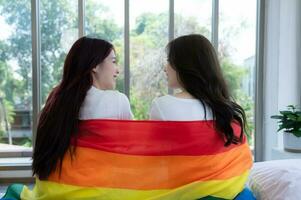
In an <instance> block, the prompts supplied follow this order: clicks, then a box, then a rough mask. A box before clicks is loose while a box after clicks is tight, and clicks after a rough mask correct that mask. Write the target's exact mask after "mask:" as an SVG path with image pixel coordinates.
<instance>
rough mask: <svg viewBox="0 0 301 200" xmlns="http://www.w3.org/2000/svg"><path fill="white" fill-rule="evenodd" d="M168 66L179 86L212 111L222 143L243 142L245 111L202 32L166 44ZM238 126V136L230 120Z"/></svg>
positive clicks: (226, 144)
mask: <svg viewBox="0 0 301 200" xmlns="http://www.w3.org/2000/svg"><path fill="white" fill-rule="evenodd" d="M167 54H168V55H167V57H168V62H169V64H170V66H171V67H172V68H173V69H174V70H175V71H176V72H177V76H178V80H179V82H180V84H181V86H182V87H183V88H184V89H185V90H186V91H187V92H188V93H189V94H191V95H192V96H194V97H195V98H197V99H198V100H199V101H200V102H201V103H202V105H203V107H204V109H205V116H206V105H208V106H209V107H210V108H211V110H212V114H213V119H214V123H215V128H216V129H217V130H218V132H220V133H221V134H222V136H223V138H224V139H225V146H229V145H230V144H232V143H233V144H238V143H241V142H242V138H243V132H244V130H245V127H246V124H245V123H246V115H245V112H244V110H243V109H242V107H241V106H240V105H238V104H237V103H235V102H234V101H233V100H232V98H231V96H230V93H229V90H228V87H227V84H226V81H225V79H224V77H223V74H222V70H221V67H220V64H219V61H218V57H217V54H216V52H215V49H214V47H213V46H212V44H211V43H210V41H209V40H208V39H206V38H205V37H204V36H202V35H198V34H191V35H185V36H181V37H178V38H176V39H174V40H172V41H171V42H170V43H169V44H168V45H167ZM233 122H238V123H239V124H240V126H241V133H240V136H239V137H238V136H236V135H235V134H234V132H233V128H232V126H231V123H233Z"/></svg>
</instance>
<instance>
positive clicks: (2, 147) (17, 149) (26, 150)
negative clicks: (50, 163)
mask: <svg viewBox="0 0 301 200" xmlns="http://www.w3.org/2000/svg"><path fill="white" fill-rule="evenodd" d="M31 156H32V148H31V147H23V146H17V145H10V144H0V158H10V157H31Z"/></svg>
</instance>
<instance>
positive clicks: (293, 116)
mask: <svg viewBox="0 0 301 200" xmlns="http://www.w3.org/2000/svg"><path fill="white" fill-rule="evenodd" d="M271 118H273V119H278V124H279V128H278V130H277V131H281V130H284V133H283V145H284V150H286V151H289V152H299V153H300V152H301V110H300V109H298V108H297V107H296V106H293V105H289V106H287V110H283V111H280V115H273V116H271Z"/></svg>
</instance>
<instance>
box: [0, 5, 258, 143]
mask: <svg viewBox="0 0 301 200" xmlns="http://www.w3.org/2000/svg"><path fill="white" fill-rule="evenodd" d="M32 2H34V1H29V0H20V1H17V2H16V1H9V0H4V1H1V2H0V13H1V14H0V27H1V30H4V29H5V30H8V31H6V32H4V31H2V32H1V33H0V46H1V48H0V73H1V79H0V113H1V115H0V143H2V144H4V143H5V144H9V143H11V144H16V145H22V146H31V145H32V144H31V141H32V129H33V128H32V126H33V125H32V119H33V118H34V119H37V117H38V116H36V114H34V116H32V115H33V114H32V110H33V104H32V102H33V101H32V99H33V96H34V95H37V94H39V93H38V92H37V91H35V90H33V88H35V87H33V86H34V85H32V77H33V75H32V40H31V20H32V19H31V3H32ZM39 2H40V7H39V8H38V13H39V16H40V21H39V28H40V38H41V49H40V52H39V53H40V54H41V56H40V65H41V66H40V68H39V69H40V70H41V81H40V83H39V85H40V87H41V94H40V96H39V98H40V99H41V104H42V105H41V106H43V104H44V103H45V101H46V98H47V96H48V94H49V92H50V91H51V90H52V88H53V87H54V86H55V85H57V84H58V83H59V81H60V80H61V75H62V68H63V62H64V59H65V56H66V53H67V52H68V51H69V49H70V47H71V45H72V43H73V42H74V41H75V40H76V39H77V38H78V35H79V29H81V27H83V30H81V31H84V32H85V35H87V36H92V37H97V38H102V39H106V40H108V41H110V42H112V43H113V45H114V46H115V49H116V52H117V58H118V62H119V65H120V75H119V79H118V82H117V89H118V90H120V91H123V92H125V93H126V94H128V95H129V98H130V101H131V105H132V110H133V113H134V115H135V118H136V119H147V118H148V110H149V106H150V105H151V102H152V100H153V99H154V98H155V97H157V96H161V95H165V94H167V93H168V88H167V84H166V78H165V74H164V72H163V66H164V61H165V60H166V54H165V46H166V44H167V43H168V41H169V39H171V38H172V37H178V36H181V35H184V34H189V33H199V34H203V35H205V36H206V37H207V38H208V39H210V40H211V41H218V54H219V58H220V61H221V63H222V68H223V71H224V74H225V76H226V79H227V81H228V84H229V86H230V89H231V93H232V95H233V96H234V98H235V99H236V100H237V101H238V103H240V104H241V105H242V106H243V108H244V109H245V110H246V112H247V117H248V122H249V126H250V129H249V132H250V133H251V134H252V133H253V130H254V123H253V121H254V101H255V100H254V93H255V91H254V80H255V74H254V71H255V70H254V68H255V45H256V32H255V30H256V6H257V5H256V4H257V1H256V0H247V1H243V2H242V1H239V0H228V1H214V0H186V1H185V2H184V1H181V0H144V1H140V0H124V1H120V0H110V1H106V0H78V1H67V0H58V1H46V0H41V1H39ZM82 2H84V3H83V4H82ZM214 2H219V5H218V8H219V9H214V8H217V7H215V4H214ZM170 3H171V4H170ZM171 5H173V6H171ZM81 10H84V20H79V19H82V18H79V17H80V16H79V11H81ZM218 10H219V12H217V11H218ZM127 11H128V13H127ZM212 19H219V21H218V27H217V26H215V25H216V24H215V23H216V22H217V21H214V20H212ZM82 22H84V23H82ZM126 22H128V23H126ZM79 23H82V24H79ZM171 24H173V25H174V26H170V25H171ZM169 27H171V28H172V29H169ZM127 31H128V32H127ZM125 61H129V62H125ZM34 69H35V68H34ZM127 72H129V73H127ZM2 77H4V78H2ZM128 83H129V86H128V85H127V84H128ZM36 88H37V87H36ZM252 143H253V141H252Z"/></svg>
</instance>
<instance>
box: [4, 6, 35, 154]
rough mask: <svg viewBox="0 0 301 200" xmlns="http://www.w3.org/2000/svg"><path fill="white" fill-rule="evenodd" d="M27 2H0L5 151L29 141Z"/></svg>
mask: <svg viewBox="0 0 301 200" xmlns="http://www.w3.org/2000/svg"><path fill="white" fill-rule="evenodd" d="M30 3H31V1H30V0H20V1H0V29H1V30H2V31H1V32H0V77H1V78H0V143H1V144H0V149H5V150H6V151H10V150H11V151H14V150H17V149H20V148H21V147H19V148H18V147H13V146H7V145H5V144H15V145H20V146H27V147H30V146H31V140H32V122H31V114H32V58H31V54H32V48H31V13H30V12H31V4H30ZM4 30H5V31H4ZM23 149H28V148H25V147H24V148H23ZM29 150H30V148H29Z"/></svg>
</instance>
